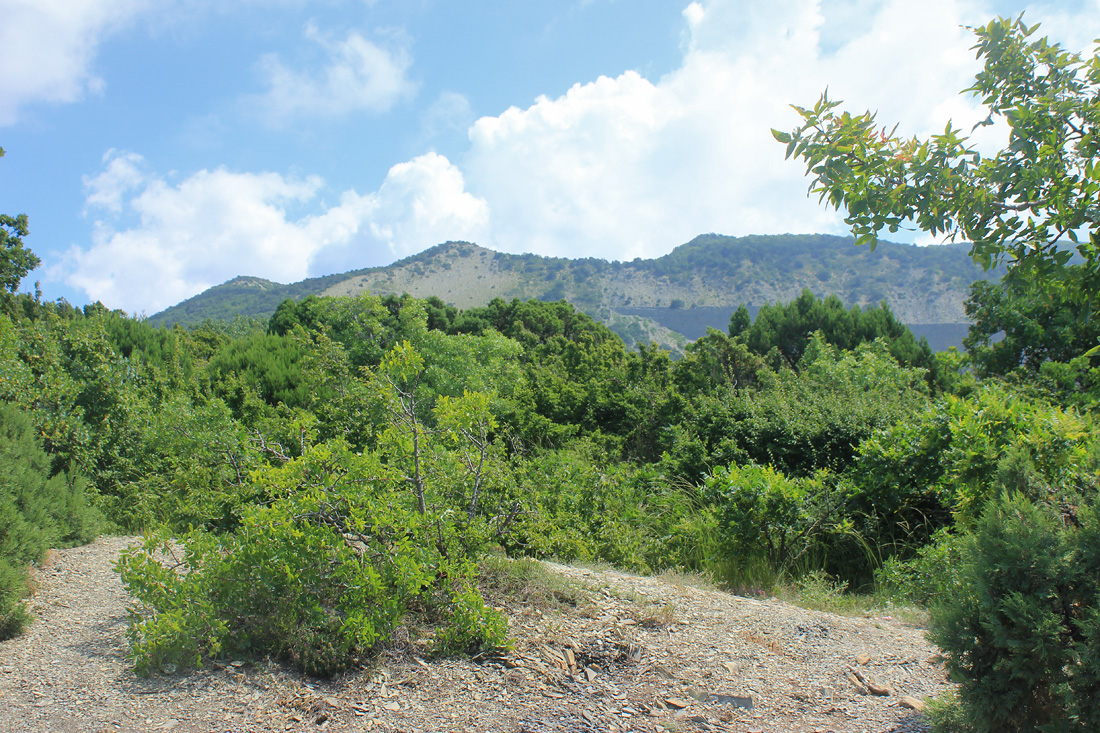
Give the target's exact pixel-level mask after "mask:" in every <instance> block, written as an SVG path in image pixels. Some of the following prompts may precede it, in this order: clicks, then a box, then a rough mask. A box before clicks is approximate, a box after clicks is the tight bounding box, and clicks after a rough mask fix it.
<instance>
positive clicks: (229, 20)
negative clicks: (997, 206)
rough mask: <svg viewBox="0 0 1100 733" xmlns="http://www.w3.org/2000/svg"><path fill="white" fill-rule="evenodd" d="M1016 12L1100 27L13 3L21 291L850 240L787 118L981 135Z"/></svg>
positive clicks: (1081, 4) (378, 2) (1069, 35)
mask: <svg viewBox="0 0 1100 733" xmlns="http://www.w3.org/2000/svg"><path fill="white" fill-rule="evenodd" d="M1021 11H1026V14H1025V19H1027V20H1028V21H1030V22H1041V23H1042V32H1043V33H1044V34H1049V35H1050V36H1051V37H1052V38H1053V39H1055V40H1058V41H1061V42H1063V43H1064V44H1065V45H1066V46H1067V47H1069V48H1072V49H1076V50H1083V49H1091V48H1092V39H1094V38H1096V37H1097V36H1100V0H1060V1H1058V2H1050V1H1047V0H1043V1H1041V2H1037V3H1036V4H1033V5H1028V6H1024V5H1019V4H1013V3H1008V2H1004V1H1003V0H997V1H994V0H923V1H922V2H915V0H873V1H872V0H774V1H772V2H760V0H698V1H697V2H688V1H687V0H673V1H670V0H577V1H575V2H573V1H570V0H561V1H559V2H550V1H548V0H522V1H521V0H484V1H481V0H465V1H464V2H454V1H452V2H444V1H442V0H324V1H317V2H305V1H304V0H236V1H235V2H232V1H231V2H216V1H215V0H0V17H2V18H4V21H3V22H2V23H0V145H2V146H3V147H4V148H5V149H6V151H7V155H6V156H5V157H4V158H3V159H2V160H0V212H3V213H7V214H16V213H26V214H27V215H28V216H29V217H30V228H31V234H30V236H29V237H28V238H27V239H26V245H27V246H28V247H30V248H31V249H32V250H34V251H35V252H36V253H37V254H39V256H40V257H41V258H42V260H43V264H42V266H40V267H39V268H38V269H37V270H36V271H35V272H33V273H32V274H31V275H30V276H29V277H28V278H27V280H26V281H25V283H24V285H25V286H29V287H33V283H34V282H35V281H38V282H40V284H41V289H42V292H43V296H44V297H45V298H46V299H48V300H53V299H55V298H59V297H64V298H66V299H68V300H69V301H70V302H72V303H74V304H77V305H80V304H83V303H86V302H90V301H94V300H101V301H102V302H103V303H105V304H106V305H107V306H109V307H112V308H121V309H123V310H126V311H127V312H130V313H135V314H141V313H145V314H149V315H151V314H153V313H156V312H158V311H160V310H162V309H163V308H165V307H167V306H170V305H173V304H175V303H177V302H179V301H180V300H183V299H185V298H188V297H190V296H192V295H195V294H197V293H199V292H201V291H203V290H205V289H206V288H208V287H210V286H212V285H216V284H218V283H221V282H224V281H226V280H228V279H230V278H232V277H235V276H237V275H257V276H261V277H266V278H270V279H273V280H278V281H280V282H292V281H296V280H300V279H302V278H305V277H310V276H315V275H323V274H328V273H332V272H341V271H345V270H348V269H353V268H358V267H367V266H375V265H384V264H388V263H390V262H392V261H394V260H396V259H400V258H401V257H405V256H408V255H410V254H414V253H416V252H419V251H422V250H423V249H426V248H428V247H430V246H432V245H434V244H437V243H439V242H442V241H446V240H448V239H463V240H469V241H474V242H477V243H479V244H481V245H483V246H486V247H490V248H492V249H496V250H500V251H507V252H535V253H538V254H544V255H553V256H568V257H603V258H606V259H619V260H630V259H633V258H635V257H655V256H659V255H662V254H665V253H666V252H668V251H670V250H671V249H673V248H674V247H675V246H677V245H679V244H682V243H683V242H686V241H688V240H689V239H691V238H692V237H694V236H695V235H697V234H700V233H705V232H718V233H721V234H730V235H746V234H767V233H781V232H832V233H843V232H844V227H843V225H842V222H841V221H840V219H839V217H838V216H837V215H836V214H835V213H831V212H829V211H827V210H825V209H824V208H822V207H820V206H819V205H818V204H817V202H816V199H814V200H811V199H808V198H807V197H806V180H805V178H804V177H803V169H802V167H801V166H800V165H799V164H797V163H793V162H790V161H786V162H785V161H784V160H783V149H782V146H780V145H778V144H777V143H775V142H774V141H773V140H772V139H771V135H770V132H769V130H770V128H772V127H778V128H781V129H791V128H792V127H794V126H795V124H796V116H795V114H794V112H792V111H791V110H790V108H789V106H788V105H789V104H792V103H795V104H803V105H808V104H811V103H812V102H813V101H815V100H816V98H817V97H818V95H819V94H820V93H821V91H822V90H823V89H824V88H825V87H826V86H828V87H829V89H830V95H831V96H833V97H834V98H839V99H843V100H845V101H846V103H847V104H846V106H848V107H849V108H851V109H853V110H854V111H862V110H864V109H875V110H878V111H879V115H880V120H882V121H883V122H884V123H890V124H893V123H894V122H901V127H900V128H899V129H900V131H902V132H904V133H906V134H918V135H919V134H928V133H930V132H934V131H935V132H938V131H940V130H942V129H943V125H944V124H945V122H946V121H947V120H948V119H952V120H954V121H955V123H956V125H957V126H960V127H961V126H964V125H965V126H966V128H967V129H968V128H969V126H970V125H971V124H973V123H974V122H976V121H977V120H978V119H980V111H979V110H978V108H977V106H976V103H975V102H974V100H972V99H969V98H968V97H966V96H962V95H960V94H959V93H958V92H959V90H961V89H963V88H965V87H966V86H967V85H968V83H969V80H970V79H971V78H972V76H973V73H974V72H975V70H976V68H977V66H976V61H975V60H974V57H973V52H971V51H970V50H969V49H970V46H971V45H972V36H971V34H970V32H969V31H967V30H966V29H965V28H963V27H962V26H964V25H978V24H983V23H985V22H987V21H988V20H989V19H991V18H992V17H994V16H996V15H998V14H1001V15H1015V14H1017V13H1019V12H1021ZM982 134H983V135H984V136H985V139H983V140H981V141H980V142H981V143H982V144H983V145H989V146H991V147H992V146H995V145H996V144H997V135H998V134H999V133H998V131H996V130H985V131H983V132H982ZM909 239H910V240H911V241H921V242H924V241H927V240H925V239H922V238H921V236H920V235H913V236H910V237H909Z"/></svg>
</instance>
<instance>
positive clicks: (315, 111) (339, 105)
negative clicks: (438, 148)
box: [254, 24, 416, 122]
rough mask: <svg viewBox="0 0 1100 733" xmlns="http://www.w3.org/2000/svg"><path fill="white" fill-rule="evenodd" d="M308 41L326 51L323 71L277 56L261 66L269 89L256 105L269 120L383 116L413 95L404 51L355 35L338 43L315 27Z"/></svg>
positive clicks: (408, 59)
mask: <svg viewBox="0 0 1100 733" xmlns="http://www.w3.org/2000/svg"><path fill="white" fill-rule="evenodd" d="M305 37H306V38H307V39H308V40H310V41H312V42H314V43H316V44H318V45H319V46H320V47H321V48H322V50H323V51H324V53H325V56H326V63H325V65H324V68H322V69H317V70H307V71H300V70H297V69H293V68H290V67H289V66H287V65H286V64H285V63H283V61H282V60H280V59H279V57H278V56H276V55H275V54H268V55H266V56H263V57H262V58H261V59H260V61H259V64H258V66H259V70H260V73H261V75H262V76H263V77H264V79H265V82H266V84H267V87H268V90H267V91H266V92H265V93H264V94H262V95H260V96H259V97H256V98H254V101H255V102H256V103H258V105H259V106H260V108H261V109H262V110H263V112H264V113H265V116H266V118H267V119H271V120H272V121H273V122H281V121H284V120H286V119H287V118H291V117H299V116H302V117H329V116H340V115H345V114H348V113H349V112H357V111H368V112H385V111H387V110H388V109H390V107H392V106H393V105H394V104H395V103H397V102H399V101H401V100H403V99H408V98H410V97H412V96H413V95H414V94H415V92H416V84H415V83H413V82H412V81H411V80H410V79H409V78H408V70H409V66H410V65H411V64H412V58H411V56H410V55H409V53H408V51H407V50H406V49H405V48H404V47H403V46H401V45H398V46H397V47H396V48H393V49H386V48H383V47H381V46H379V45H377V44H375V43H373V42H372V41H369V40H367V39H366V38H364V37H363V36H362V35H360V34H359V33H355V32H350V33H348V35H347V37H346V38H344V39H343V40H337V39H334V38H332V37H331V36H329V35H327V34H325V33H322V32H321V31H320V30H318V29H317V27H316V26H314V25H312V24H310V25H308V26H307V27H306V30H305Z"/></svg>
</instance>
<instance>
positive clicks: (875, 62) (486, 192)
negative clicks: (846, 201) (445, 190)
mask: <svg viewBox="0 0 1100 733" xmlns="http://www.w3.org/2000/svg"><path fill="white" fill-rule="evenodd" d="M849 5H851V6H852V7H851V8H849V7H848V6H849ZM849 10H851V11H852V12H855V11H856V10H858V11H860V12H863V13H867V14H868V15H866V16H865V17H863V19H862V21H861V24H860V25H861V32H859V33H856V34H855V35H854V36H848V37H845V38H843V40H842V41H841V40H838V39H840V38H841V37H840V36H839V35H837V34H835V33H833V31H832V26H831V23H832V22H842V21H843V18H844V17H845V16H844V13H845V12H847V11H849ZM850 14H851V13H849V15H850ZM834 15H838V16H839V18H834ZM684 18H685V22H686V25H687V32H688V33H689V37H688V39H687V41H686V43H685V51H684V58H683V61H682V64H681V65H680V66H679V68H677V69H676V70H674V71H673V72H672V73H670V74H668V75H666V76H664V77H662V78H660V79H658V80H656V81H650V80H647V79H644V78H642V77H641V76H640V75H639V74H637V73H634V72H626V73H623V74H622V75H620V76H618V77H616V78H606V77H604V78H600V79H598V80H596V81H594V82H591V83H587V84H578V85H576V86H574V87H573V88H572V89H570V90H569V91H568V92H567V93H566V94H565V95H563V96H561V97H558V98H555V99H550V98H546V97H542V98H540V99H538V100H537V101H536V103H535V104H534V105H532V106H530V107H528V108H526V109H518V108H512V109H509V110H507V111H505V112H504V113H503V114H501V115H499V116H496V117H485V118H482V119H480V120H478V121H477V122H476V123H475V124H474V126H473V127H472V128H471V130H470V140H471V148H470V151H469V153H468V155H467V156H466V158H465V160H464V169H465V170H466V173H467V180H468V186H469V188H470V190H471V191H472V192H473V193H475V194H477V195H479V196H482V197H484V198H485V199H486V200H487V201H488V202H489V206H490V208H491V211H492V222H493V228H492V233H491V240H490V241H487V242H485V244H489V245H490V246H495V247H497V248H501V249H506V250H509V251H534V252H539V253H543V254H551V255H571V256H600V257H607V258H615V259H630V258H633V257H635V256H643V257H647V256H656V255H660V254H663V253H664V252H667V251H668V250H669V249H670V248H671V247H672V246H674V245H676V244H678V243H681V242H684V241H687V240H688V239H690V238H691V237H693V236H695V235H697V234H699V233H702V232H708V231H715V232H721V233H726V234H752V233H782V232H818V231H831V232H837V233H843V232H845V231H846V229H845V227H844V226H843V223H842V221H841V219H840V217H839V216H838V215H837V214H836V213H834V212H831V211H829V210H827V209H825V208H824V207H822V206H821V205H819V204H818V202H817V200H816V197H815V198H814V199H807V197H806V188H807V183H808V181H807V179H806V178H805V176H804V172H805V171H804V167H803V166H802V164H800V163H798V162H795V161H784V160H783V153H784V150H783V147H782V146H780V145H779V144H778V143H776V142H775V141H774V139H773V138H772V136H771V132H770V128H772V127H775V128H779V129H792V128H793V127H795V126H796V125H797V122H798V117H797V115H796V114H795V113H794V112H793V111H792V110H791V109H790V107H789V105H790V104H792V103H793V104H801V105H803V106H806V105H810V104H812V103H813V102H815V101H816V99H817V98H818V96H819V95H820V93H821V92H822V91H823V90H824V89H825V88H826V87H829V90H830V96H831V97H833V98H840V99H844V100H845V101H846V104H845V106H846V108H848V109H852V110H853V111H863V110H864V109H868V108H870V109H877V110H879V111H880V112H879V119H880V120H881V121H882V122H883V123H884V124H887V123H889V124H891V125H892V124H893V122H895V121H902V122H903V126H902V128H900V131H904V132H906V133H907V134H921V135H925V134H929V133H931V132H940V131H942V129H943V125H944V124H945V122H946V121H947V119H948V118H953V119H955V121H956V124H957V125H958V126H965V127H964V129H967V130H969V127H970V125H972V124H973V123H974V122H976V121H977V120H978V119H980V115H979V113H978V110H977V106H976V103H975V102H974V101H973V100H971V99H968V98H967V97H965V96H960V95H959V94H958V92H959V91H960V90H961V89H963V88H965V87H966V86H968V84H969V83H970V81H971V79H972V77H973V73H974V72H975V71H976V70H977V65H976V62H975V60H974V56H973V52H972V51H970V50H969V49H970V46H971V45H973V38H972V36H971V35H970V33H969V31H966V30H965V29H962V28H960V25H962V24H974V23H978V22H984V19H985V18H986V14H985V12H984V11H983V10H982V8H981V7H980V6H977V5H975V4H972V3H970V2H967V1H966V0H929V2H926V3H921V4H914V3H912V2H909V0H890V1H889V2H881V3H874V4H868V3H866V2H864V0H852V2H850V3H836V2H833V3H824V2H822V1H821V0H818V1H814V0H784V1H782V2H775V3H749V2H742V1H734V0H710V1H709V2H693V3H691V4H690V5H687V6H686V8H685V10H684ZM825 28H829V32H830V33H831V34H833V35H832V36H831V37H830V39H829V45H828V47H827V48H825V47H824V45H823V43H822V32H823V29H825Z"/></svg>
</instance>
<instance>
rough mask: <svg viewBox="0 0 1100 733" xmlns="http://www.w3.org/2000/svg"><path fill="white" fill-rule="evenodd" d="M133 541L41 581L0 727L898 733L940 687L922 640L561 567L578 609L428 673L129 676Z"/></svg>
mask: <svg viewBox="0 0 1100 733" xmlns="http://www.w3.org/2000/svg"><path fill="white" fill-rule="evenodd" d="M136 541H137V540H136V539H135V538H126V537H108V538H102V539H100V540H98V541H97V542H95V543H93V544H91V545H88V546H86V547H79V548H74V549H70V550H63V551H60V552H57V553H55V554H53V555H52V557H51V560H50V561H49V562H48V563H46V564H45V566H44V567H42V568H39V569H38V570H37V571H36V573H37V584H38V592H37V594H36V596H35V598H34V599H33V601H32V610H33V612H34V614H35V616H36V617H37V618H36V621H35V622H34V623H33V624H32V625H31V626H30V627H29V629H28V631H27V633H25V634H24V635H23V636H21V637H19V638H17V639H12V640H9V641H6V642H2V643H0V700H2V701H3V704H2V705H0V730H3V731H11V733H19V732H22V731H35V732H39V731H95V732H97V733H98V732H105V731H161V730H174V731H284V730H303V731H304V730H311V731H318V730H349V731H394V732H397V731H400V732H402V733H413V732H414V731H508V732H509V733H543V732H549V731H628V730H636V731H666V730H673V731H694V730H700V731H715V730H716V731H737V732H738V733H749V732H750V731H759V732H761V733H762V732H763V731H769V732H770V731H791V732H793V733H811V732H820V733H825V732H832V733H885V732H887V731H889V732H891V733H909V732H915V731H924V730H927V727H926V726H925V725H924V724H923V723H922V721H921V718H920V715H919V713H917V712H916V711H915V710H913V709H911V708H908V707H905V704H912V703H914V702H916V703H917V704H918V705H919V700H920V699H921V698H924V697H931V696H935V695H937V694H939V693H941V692H942V691H943V690H944V689H946V686H947V684H948V683H947V680H946V675H945V674H944V671H943V668H942V665H941V664H940V661H939V657H938V654H937V650H936V649H935V648H934V647H932V646H931V645H930V644H929V643H928V642H927V641H926V640H925V638H924V633H923V630H922V629H919V628H915V627H911V626H907V625H904V624H901V623H898V622H897V621H895V620H891V619H874V618H867V619H863V618H858V619H853V618H847V617H842V616H835V615H831V614H825V613H818V612H814V611H807V610H803V609H800V608H796V607H792V606H789V605H786V604H783V603H779V602H776V601H761V600H754V599H747V598H740V597H737V596H731V595H728V594H725V593H721V592H717V591H713V590H706V589H700V588H696V587H693V586H691V585H685V584H682V583H676V582H672V581H670V580H668V579H662V578H640V577H636V576H631V575H627V574H623V573H618V572H613V571H595V570H586V569H580V568H573V567H565V566H558V565H550V566H549V567H550V568H551V570H553V571H555V572H557V573H560V574H562V575H564V576H566V577H568V578H570V579H572V580H573V581H575V582H576V583H578V584H580V585H582V586H583V587H585V588H587V589H588V592H587V595H588V597H589V598H590V599H591V602H589V603H585V604H582V605H581V606H580V607H578V608H577V609H567V610H566V611H564V612H556V611H555V612H550V611H545V610H543V611H540V610H539V609H538V608H535V607H532V606H530V605H528V604H524V603H518V602H517V603H515V604H512V605H511V606H508V607H504V608H502V609H501V610H503V611H504V612H505V613H507V614H508V616H509V620H510V624H511V631H512V634H513V635H514V637H515V639H516V648H515V650H514V651H513V652H511V653H510V654H508V655H506V656H503V657H498V658H495V659H491V660H480V661H477V660H469V659H448V660H429V659H427V658H425V657H424V656H422V655H421V654H420V647H418V646H417V645H416V644H411V645H410V644H409V643H407V642H401V641H400V640H398V641H395V642H394V644H392V645H391V648H390V649H389V650H388V651H386V652H385V653H383V654H382V655H381V656H380V657H379V658H378V659H377V660H376V662H375V664H374V665H373V666H372V667H371V668H370V669H365V670H361V671H358V672H356V673H354V674H348V675H345V676H343V677H341V678H338V679H335V680H329V681H315V680H310V679H308V678H305V677H302V676H301V675H298V674H296V673H295V672H293V671H292V670H289V669H286V668H285V667H283V666H281V665H278V664H275V663H273V662H270V661H261V662H242V661H237V660H225V662H224V663H214V664H211V665H209V667H208V668H207V669H204V670H199V671H195V672H188V673H185V674H184V673H181V674H176V675H163V676H155V677H152V678H149V679H142V678H139V677H136V676H135V675H134V674H133V672H131V671H130V668H129V666H128V663H127V659H126V649H127V645H126V639H125V633H124V632H125V626H126V602H127V596H126V593H125V590H124V589H123V588H122V586H121V584H120V583H119V580H118V576H117V575H116V574H115V573H114V570H113V565H114V562H115V560H116V559H117V557H118V553H119V551H120V550H121V549H122V548H124V547H126V546H127V545H129V544H131V543H133V542H136ZM869 688H873V689H878V690H879V691H880V692H888V694H882V695H879V694H870V689H869ZM887 688H888V689H887ZM903 700H904V701H905V702H903Z"/></svg>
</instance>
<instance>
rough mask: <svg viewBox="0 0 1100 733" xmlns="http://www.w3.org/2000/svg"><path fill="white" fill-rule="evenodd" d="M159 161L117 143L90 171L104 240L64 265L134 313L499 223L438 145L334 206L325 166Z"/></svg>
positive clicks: (386, 257) (72, 279)
mask: <svg viewBox="0 0 1100 733" xmlns="http://www.w3.org/2000/svg"><path fill="white" fill-rule="evenodd" d="M147 168H148V166H147V165H146V163H145V161H144V160H143V159H142V157H141V156H140V155H137V154H135V153H126V152H112V153H110V154H108V156H107V157H106V158H105V160H104V169H103V171H102V172H100V173H99V174H98V175H96V176H92V177H89V178H87V179H85V188H86V199H85V205H86V210H87V211H89V212H92V213H94V214H96V215H97V216H98V218H97V219H96V220H95V225H94V233H93V237H92V243H91V245H90V246H89V247H87V248H81V247H74V248H72V249H70V250H69V252H68V253H67V254H66V256H65V258H64V261H63V262H62V263H61V264H60V265H59V268H60V270H61V272H62V273H63V274H62V276H63V277H64V280H65V282H66V283H67V284H68V285H70V286H72V287H77V288H81V289H83V290H84V291H85V292H86V293H87V294H88V297H89V298H91V299H93V300H101V301H103V302H104V303H106V304H107V305H109V306H110V307H112V308H122V309H123V310H126V311H128V312H132V313H141V312H145V313H155V312H157V311H159V310H162V309H163V308H165V307H167V306H169V305H173V304H175V303H177V302H179V301H181V300H184V299H186V298H189V297H191V296H193V295H196V294H198V293H200V292H202V291H203V290H205V289H206V288H209V287H211V286H213V285H217V284H219V283H221V282H224V281H226V280H229V279H230V278H232V277H234V276H236V275H242V274H247V275H255V276H259V277H265V278H268V279H271V280H276V281H279V282H293V281H297V280H300V279H302V278H304V277H307V276H309V275H311V274H318V273H317V272H316V271H313V270H311V268H312V266H313V265H314V263H315V262H322V261H323V262H326V263H328V264H333V263H337V262H340V263H342V264H344V265H345V268H344V269H346V268H347V267H356V266H358V267H361V266H363V265H364V264H366V263H368V262H370V261H371V260H375V261H376V262H374V263H375V264H377V261H378V260H381V261H387V262H388V261H390V260H392V259H393V258H394V257H395V256H401V255H404V254H410V253H413V252H417V251H420V250H421V249H424V248H425V247H427V246H430V245H432V244H435V243H437V242H439V241H443V240H444V239H447V238H450V237H455V238H465V239H477V238H478V237H480V236H481V235H483V234H484V232H485V230H486V228H487V226H488V209H487V207H486V205H485V202H484V201H481V200H479V199H476V198H475V197H473V196H471V195H470V194H468V193H466V192H465V190H464V182H463V178H462V174H461V173H460V172H459V171H458V169H456V168H455V167H454V166H452V165H451V163H450V162H449V161H448V160H447V159H446V158H444V157H443V156H441V155H437V154H434V153H433V154H428V155H424V156H421V157H419V158H416V159H414V160H412V161H409V162H407V163H402V164H399V165H396V166H394V167H393V169H392V170H390V172H389V174H388V175H387V176H386V179H385V180H384V181H383V182H382V184H381V185H380V186H379V188H378V190H377V191H375V192H372V193H370V194H366V195H360V194H358V193H357V192H355V191H354V190H349V191H344V192H343V193H341V194H340V195H339V197H338V203H336V204H335V205H331V206H329V205H326V204H325V203H324V202H323V200H322V199H321V195H322V193H323V192H324V182H323V181H322V180H321V179H320V178H318V177H316V176H309V177H305V178H294V177H287V176H283V175H280V174H278V173H270V172H269V173H238V172H233V171H229V170H226V169H224V168H218V169H216V170H201V171H198V172H197V173H194V174H192V175H190V176H188V177H187V178H185V179H183V180H181V181H178V182H173V181H171V180H169V179H168V178H166V177H164V176H160V175H157V174H155V173H151V172H149V171H148V170H147ZM329 271H331V270H327V269H326V270H323V271H322V272H329Z"/></svg>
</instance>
